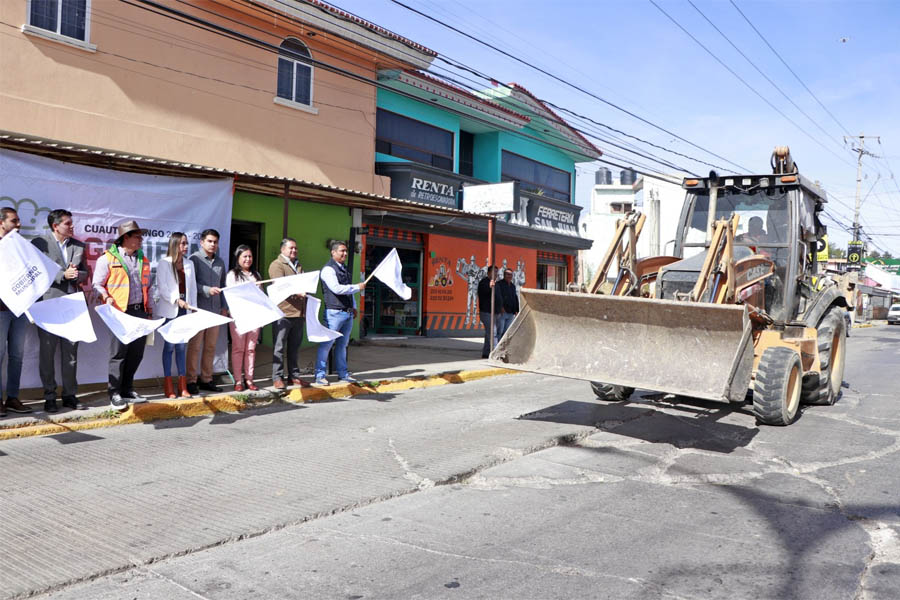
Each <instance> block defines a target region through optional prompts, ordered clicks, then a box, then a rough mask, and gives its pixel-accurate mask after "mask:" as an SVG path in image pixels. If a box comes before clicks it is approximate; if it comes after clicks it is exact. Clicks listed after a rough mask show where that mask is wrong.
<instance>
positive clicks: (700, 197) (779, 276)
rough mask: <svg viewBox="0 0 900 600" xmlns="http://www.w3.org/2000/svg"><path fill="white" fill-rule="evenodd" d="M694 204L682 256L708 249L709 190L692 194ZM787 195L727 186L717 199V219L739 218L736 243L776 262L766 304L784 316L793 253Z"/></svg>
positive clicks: (766, 294)
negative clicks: (786, 286) (785, 290)
mask: <svg viewBox="0 0 900 600" xmlns="http://www.w3.org/2000/svg"><path fill="white" fill-rule="evenodd" d="M688 197H689V199H690V200H691V204H690V207H689V209H688V210H689V212H688V215H687V222H686V223H685V231H684V238H683V239H684V247H683V253H682V254H683V257H684V258H689V257H691V256H694V255H697V254H700V253H701V252H703V251H704V249H705V246H704V244H705V242H706V225H707V220H708V217H709V193H708V192H701V193H697V194H693V193H692V194H690V195H689V196H688ZM788 207H789V203H788V194H787V192H784V191H782V190H779V189H773V188H770V189H765V190H761V189H759V188H757V189H755V190H754V191H751V192H744V191H741V190H734V189H725V190H720V191H719V196H718V200H717V201H716V220H718V219H728V218H730V217H731V216H732V215H737V216H738V217H739V221H738V228H737V235H736V236H735V239H734V242H735V245H737V246H745V247H748V248H749V249H750V250H751V251H752V252H753V253H754V254H762V255H763V256H765V257H767V258H769V259H770V260H772V261H773V262H774V263H775V273H774V275H773V276H772V277H769V279H768V280H766V283H765V299H766V306H765V307H760V308H764V309H765V310H766V311H767V312H768V313H769V314H770V315H772V316H773V317H774V318H776V319H778V318H783V314H782V313H783V312H784V285H785V281H786V280H787V268H788V258H789V255H790V248H789V242H790V222H791V219H790V211H789V208H788Z"/></svg>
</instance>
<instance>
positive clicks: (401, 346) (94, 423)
mask: <svg viewBox="0 0 900 600" xmlns="http://www.w3.org/2000/svg"><path fill="white" fill-rule="evenodd" d="M481 344H482V340H481V338H420V337H402V336H371V337H367V338H364V339H363V340H362V341H360V342H358V343H357V342H354V343H353V344H352V345H351V346H350V348H349V356H348V363H349V365H350V369H351V372H352V373H353V376H354V377H355V378H356V379H358V380H359V383H358V384H345V383H340V382H337V377H336V376H334V375H332V376H329V380H330V381H332V384H331V385H329V386H327V387H312V388H302V389H301V388H300V387H298V386H289V387H288V388H286V389H285V390H283V391H279V390H275V388H273V387H272V379H271V375H272V348H271V347H270V346H260V347H258V348H257V354H256V371H255V374H254V375H255V377H254V381H255V383H256V385H258V386H259V388H260V389H259V391H256V392H250V391H243V392H234V387H233V383H232V379H231V376H230V374H229V373H223V374H219V375H217V377H216V381H217V383H218V385H219V386H220V387H221V388H222V391H221V392H218V393H202V394H200V395H197V396H194V397H193V398H190V399H175V400H169V399H166V398H165V397H163V394H162V379H161V378H160V379H147V380H141V381H138V382H136V385H135V387H136V389H137V391H138V393H140V394H141V395H143V396H145V397H147V398H148V399H149V402H148V403H147V404H138V405H132V406H131V407H130V408H129V409H128V410H127V411H124V412H121V413H120V412H119V411H116V410H113V409H111V408H110V407H109V400H108V397H107V392H106V385H105V384H90V385H82V386H80V389H81V391H80V393H79V401H80V402H82V403H83V404H84V405H86V406H87V407H88V409H87V410H81V411H76V410H71V409H67V408H62V407H61V410H60V412H58V413H56V414H48V413H46V412H44V410H43V406H44V405H43V399H42V396H41V390H40V389H29V390H22V395H21V399H22V401H23V402H24V403H25V404H26V405H28V406H31V407H32V408H33V409H34V412H33V413H31V414H25V415H17V414H16V413H9V415H8V416H7V417H4V418H3V419H2V420H0V440H4V439H11V438H18V437H30V436H34V435H50V434H56V433H61V432H67V431H76V430H84V429H96V428H100V427H109V426H114V425H124V424H129V423H145V422H150V421H156V420H161V419H172V418H181V417H193V416H199V415H204V414H212V413H217V412H238V411H241V410H246V409H251V408H255V407H261V406H267V405H270V404H272V403H274V402H291V403H308V402H317V401H323V400H329V399H335V398H345V397H349V396H354V395H357V394H371V393H382V392H388V391H397V390H401V389H411V388H416V387H431V386H433V385H444V384H447V383H462V382H464V381H469V380H473V379H480V378H483V377H490V376H494V375H501V374H505V373H507V372H508V371H507V370H506V369H497V368H493V367H490V366H488V365H487V362H486V361H485V360H484V359H482V358H481ZM315 353H316V348H315V347H314V346H313V347H307V348H303V349H301V351H300V361H299V362H300V369H301V372H302V373H303V379H304V380H306V381H308V382H312V380H313V370H314V365H315V359H316V354H315Z"/></svg>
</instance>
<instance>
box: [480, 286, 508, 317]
mask: <svg viewBox="0 0 900 600" xmlns="http://www.w3.org/2000/svg"><path fill="white" fill-rule="evenodd" d="M494 298H495V300H494V312H495V313H496V314H500V312H501V310H500V309H501V308H503V298H501V297H500V291H499V290H498V289H497V287H496V286H494ZM478 311H479V312H486V313H489V312H491V278H490V277H485V278H484V279H482V280H481V281H479V282H478Z"/></svg>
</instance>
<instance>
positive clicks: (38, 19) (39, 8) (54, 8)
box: [28, 0, 91, 42]
mask: <svg viewBox="0 0 900 600" xmlns="http://www.w3.org/2000/svg"><path fill="white" fill-rule="evenodd" d="M90 12H91V0H28V24H29V25H30V26H31V27H35V28H37V29H43V30H46V31H49V32H51V33H55V34H56V35H61V36H65V37H67V38H72V39H75V40H81V41H83V42H87V41H88V38H89V35H90V20H89V18H88V15H89V14H90Z"/></svg>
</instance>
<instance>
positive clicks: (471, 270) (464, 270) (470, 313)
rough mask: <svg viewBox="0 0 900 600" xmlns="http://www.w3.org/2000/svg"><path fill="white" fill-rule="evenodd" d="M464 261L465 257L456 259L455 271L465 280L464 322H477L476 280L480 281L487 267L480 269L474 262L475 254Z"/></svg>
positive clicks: (467, 323)
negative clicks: (466, 289)
mask: <svg viewBox="0 0 900 600" xmlns="http://www.w3.org/2000/svg"><path fill="white" fill-rule="evenodd" d="M469 261H470V262H466V259H465V258H459V259H457V260H456V273H457V274H458V275H459V276H460V277H462V278H463V279H465V280H466V283H467V284H468V295H467V296H466V321H465V324H466V325H469V324H470V323H472V324H476V323H478V282H479V281H481V279H482V277H484V274H485V273H487V269H486V268H485V269H482V268H480V267H479V266H478V263H477V262H475V255H474V254H473V255H472V257H471V258H470V259H469Z"/></svg>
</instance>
